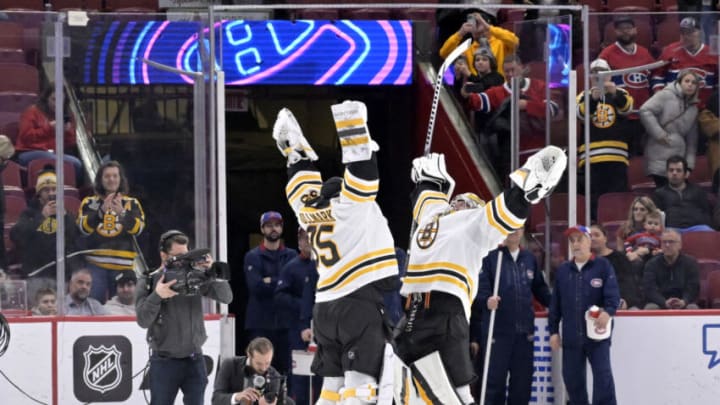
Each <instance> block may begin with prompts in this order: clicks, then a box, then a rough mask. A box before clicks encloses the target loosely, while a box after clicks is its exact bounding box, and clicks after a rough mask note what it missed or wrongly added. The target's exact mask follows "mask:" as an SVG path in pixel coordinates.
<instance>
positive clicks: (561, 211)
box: [528, 193, 585, 232]
mask: <svg viewBox="0 0 720 405" xmlns="http://www.w3.org/2000/svg"><path fill="white" fill-rule="evenodd" d="M546 203H547V205H548V206H549V207H550V226H551V228H552V229H555V228H557V229H560V228H562V230H565V228H567V224H568V220H567V219H568V195H567V193H553V194H552V195H550V197H549V198H547V199H545V200H544V201H543V202H541V203H539V204H535V205H533V206H532V207H531V211H530V218H529V221H528V222H529V224H528V225H529V226H530V228H529V229H530V231H531V232H534V231H537V232H543V231H544V226H545V212H546V211H545V204H546ZM576 204H577V218H576V221H577V223H579V224H583V223H584V222H585V197H584V196H582V195H578V196H577V200H576Z"/></svg>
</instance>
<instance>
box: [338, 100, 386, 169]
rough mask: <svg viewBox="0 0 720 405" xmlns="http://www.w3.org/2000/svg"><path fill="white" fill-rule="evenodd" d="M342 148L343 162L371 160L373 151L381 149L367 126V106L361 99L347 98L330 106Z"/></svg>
mask: <svg viewBox="0 0 720 405" xmlns="http://www.w3.org/2000/svg"><path fill="white" fill-rule="evenodd" d="M330 110H331V111H332V115H333V119H334V120H335V128H336V129H337V133H338V138H340V148H341V149H342V162H343V163H344V164H348V163H352V162H362V161H365V160H370V158H371V157H372V153H373V152H375V151H377V150H379V149H380V147H379V146H378V144H377V143H375V141H373V140H372V138H370V131H369V130H368V127H367V107H365V104H364V103H362V102H360V101H352V100H347V101H344V102H342V103H340V104H334V105H332V106H331V107H330Z"/></svg>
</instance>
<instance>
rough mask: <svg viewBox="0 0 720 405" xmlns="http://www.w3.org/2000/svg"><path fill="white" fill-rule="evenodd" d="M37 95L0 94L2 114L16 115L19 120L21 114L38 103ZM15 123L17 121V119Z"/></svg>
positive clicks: (22, 93)
mask: <svg viewBox="0 0 720 405" xmlns="http://www.w3.org/2000/svg"><path fill="white" fill-rule="evenodd" d="M37 98H38V96H37V94H36V93H24V92H5V93H0V112H11V113H14V114H15V113H16V114H17V116H18V119H19V118H20V113H22V112H23V111H25V109H26V108H28V107H30V105H31V104H33V103H35V102H36V101H37ZM14 121H17V119H15V120H14Z"/></svg>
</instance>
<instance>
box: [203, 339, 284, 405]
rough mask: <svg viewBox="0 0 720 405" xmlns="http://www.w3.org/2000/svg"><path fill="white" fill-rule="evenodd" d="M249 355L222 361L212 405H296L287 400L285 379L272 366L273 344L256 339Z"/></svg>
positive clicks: (248, 351) (216, 378)
mask: <svg viewBox="0 0 720 405" xmlns="http://www.w3.org/2000/svg"><path fill="white" fill-rule="evenodd" d="M246 354H247V356H239V357H232V358H229V359H225V360H223V361H222V363H221V364H220V370H219V371H218V373H217V375H216V376H215V391H213V397H212V405H234V404H242V405H251V404H258V405H283V404H286V405H295V401H293V400H292V398H288V397H287V393H286V390H285V377H283V376H282V375H281V374H280V373H278V372H277V370H275V369H274V368H273V367H272V366H271V365H270V363H271V362H272V358H273V345H272V343H271V342H270V340H269V339H267V338H264V337H258V338H255V339H253V340H252V341H250V344H249V345H248V347H247V350H246Z"/></svg>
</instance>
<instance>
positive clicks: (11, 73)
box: [0, 63, 40, 94]
mask: <svg viewBox="0 0 720 405" xmlns="http://www.w3.org/2000/svg"><path fill="white" fill-rule="evenodd" d="M0 77H2V78H3V80H0V92H19V93H33V94H38V91H39V89H40V76H39V73H38V70H37V68H36V67H35V66H30V65H26V64H23V63H0ZM9 77H10V78H12V80H7V79H6V78H9Z"/></svg>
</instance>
